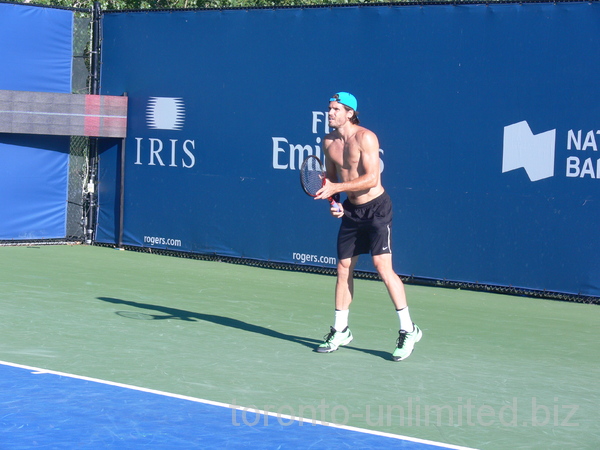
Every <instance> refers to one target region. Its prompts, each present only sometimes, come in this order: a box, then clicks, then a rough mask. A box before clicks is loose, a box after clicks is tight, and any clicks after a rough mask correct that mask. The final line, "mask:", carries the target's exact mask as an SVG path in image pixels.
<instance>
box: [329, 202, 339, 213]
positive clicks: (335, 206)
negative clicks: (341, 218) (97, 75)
mask: <svg viewBox="0 0 600 450" xmlns="http://www.w3.org/2000/svg"><path fill="white" fill-rule="evenodd" d="M329 203H330V204H331V207H332V208H335V210H336V211H337V212H341V211H342V208H341V207H340V204H339V203H338V202H336V201H335V200H334V199H331V200H329Z"/></svg>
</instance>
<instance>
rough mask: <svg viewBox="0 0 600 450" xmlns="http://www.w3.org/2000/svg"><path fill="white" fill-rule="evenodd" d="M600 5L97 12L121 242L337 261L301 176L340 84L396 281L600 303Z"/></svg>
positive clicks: (107, 229) (101, 232) (321, 209)
mask: <svg viewBox="0 0 600 450" xmlns="http://www.w3.org/2000/svg"><path fill="white" fill-rule="evenodd" d="M598 8H599V5H598V4H597V3H592V4H588V3H564V4H550V3H548V4H506V5H460V6H450V5H448V6H446V5H432V6H371V7H342V8H323V9H319V8H317V9H282V10H229V11H193V12H192V11H180V12H153V13H146V12H144V13H125V12H123V13H110V14H106V15H105V16H104V18H103V32H104V40H103V52H102V71H103V72H102V93H103V94H107V95H121V94H123V93H124V92H126V93H127V95H128V96H129V111H130V115H129V118H128V126H129V128H128V138H127V144H126V165H125V167H126V170H125V215H124V226H125V236H126V238H125V242H124V243H125V244H128V245H136V246H154V247H159V248H170V249H175V250H182V251H190V252H201V253H214V254H219V255H227V256H239V257H248V258H257V259H264V260H271V261H283V262H292V263H298V264H310V265H322V266H325V267H335V256H336V254H335V238H336V233H337V227H338V225H339V222H338V221H337V220H336V219H333V218H332V217H330V216H329V212H328V205H327V203H326V202H323V201H314V200H312V199H310V198H309V197H307V196H305V194H304V193H303V192H302V190H301V189H300V186H299V182H298V168H299V166H300V162H301V160H302V159H303V157H304V156H306V155H307V154H309V153H312V154H317V155H320V154H322V149H321V139H322V136H323V135H324V134H325V133H326V132H327V127H326V120H325V119H326V113H325V112H326V109H327V104H328V99H329V97H330V96H331V94H333V93H335V92H337V91H349V92H352V93H353V94H355V95H356V97H357V98H358V110H359V112H360V115H359V117H360V119H361V123H362V125H364V126H366V127H367V128H370V129H372V130H373V131H374V132H376V133H377V135H378V136H379V140H380V145H381V150H380V157H381V161H382V168H383V172H382V180H383V184H384V186H385V187H386V189H387V190H388V192H389V193H390V195H391V197H392V199H393V201H394V263H395V268H396V270H397V271H398V272H399V273H401V274H405V275H413V276H416V277H423V278H432V279H446V280H452V281H465V282H473V283H483V284H493V285H500V286H515V287H523V288H529V289H540V290H544V289H545V290H549V291H556V292H565V293H576V294H582V295H600V266H599V265H598V264H597V263H596V260H597V258H596V255H597V254H598V251H599V250H600V249H599V247H600V244H599V243H598V241H597V240H596V239H594V237H593V233H594V230H595V218H596V217H599V213H600V211H599V204H598V187H599V186H600V173H599V171H600V162H599V159H600V157H599V156H598V147H597V142H596V141H597V139H598V138H599V137H600V132H597V130H598V129H599V128H600V127H599V126H598V124H597V123H596V122H597V117H598V112H599V111H598V108H599V106H598V105H599V102H598V96H599V95H598V94H599V92H598V91H599V89H600V88H598V87H597V84H596V83H595V82H594V78H595V74H597V73H598V71H599V69H600V67H599V66H600V59H599V58H598V57H597V56H598V52H599V50H598V49H600V45H599V44H600V42H598V41H599V40H600V33H598V25H597V24H598V19H599V18H600V10H599V9H598ZM343 32H346V34H344V33H343ZM103 205H104V199H103V198H102V196H101V197H100V207H101V212H102V210H103V207H104V206H103ZM100 219H101V220H100V223H99V227H98V234H97V238H98V240H99V241H101V242H115V241H116V237H115V228H114V226H113V224H114V218H113V219H108V218H107V220H102V215H101V216H100ZM358 268H359V269H361V270H373V267H372V265H371V263H370V261H369V258H368V257H363V258H362V261H361V262H360V263H359V266H358Z"/></svg>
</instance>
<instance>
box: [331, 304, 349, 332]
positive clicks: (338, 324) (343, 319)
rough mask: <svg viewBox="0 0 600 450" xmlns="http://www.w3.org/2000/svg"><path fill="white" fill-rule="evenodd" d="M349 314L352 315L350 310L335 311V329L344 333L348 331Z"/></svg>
mask: <svg viewBox="0 0 600 450" xmlns="http://www.w3.org/2000/svg"><path fill="white" fill-rule="evenodd" d="M348 314H350V310H349V309H344V310H339V309H336V310H335V324H334V325H333V328H335V330H336V331H344V330H345V329H346V327H347V326H348Z"/></svg>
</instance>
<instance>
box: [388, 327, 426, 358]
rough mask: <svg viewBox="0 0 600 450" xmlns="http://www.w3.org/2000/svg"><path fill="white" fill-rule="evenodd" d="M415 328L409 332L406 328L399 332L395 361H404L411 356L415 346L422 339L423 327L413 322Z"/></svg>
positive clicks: (394, 355) (393, 356)
mask: <svg viewBox="0 0 600 450" xmlns="http://www.w3.org/2000/svg"><path fill="white" fill-rule="evenodd" d="M413 326H414V328H415V329H414V330H413V331H412V332H410V333H409V332H407V331H404V330H400V332H399V333H398V334H399V336H398V340H397V341H396V350H394V353H393V354H392V358H394V361H402V360H403V359H406V358H408V357H409V356H410V354H411V353H412V352H413V350H414V348H415V344H416V343H417V342H419V341H420V340H421V338H422V337H423V332H422V331H421V329H420V328H419V327H418V326H416V325H415V324H413Z"/></svg>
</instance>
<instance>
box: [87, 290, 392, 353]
mask: <svg viewBox="0 0 600 450" xmlns="http://www.w3.org/2000/svg"><path fill="white" fill-rule="evenodd" d="M96 298H97V299H98V300H102V301H103V302H108V303H114V304H117V305H127V306H132V307H134V308H140V309H147V310H150V311H156V312H159V313H161V314H160V315H156V314H145V313H140V312H133V311H116V312H115V314H117V315H119V316H121V317H125V318H128V319H137V320H165V319H176V320H184V321H186V322H196V321H204V322H211V323H214V324H217V325H222V326H224V327H229V328H235V329H237V330H242V331H247V332H249V333H256V334H261V335H263V336H268V337H272V338H275V339H282V340H284V341H289V342H294V343H297V344H300V345H304V346H305V347H309V348H310V349H312V350H313V351H315V348H316V346H317V345H319V344H320V343H321V342H323V341H322V340H317V339H311V338H307V337H302V336H293V335H291V334H285V333H281V332H279V331H276V330H272V329H270V328H266V327H263V326H260V325H254V324H251V323H248V322H244V321H242V320H238V319H232V318H231V317H223V316H217V315H214V314H204V313H198V312H194V311H186V310H183V309H177V308H169V307H167V306H161V305H151V304H149V303H139V302H133V301H130V300H123V299H119V298H113V297H96ZM344 348H346V349H349V350H356V351H359V352H364V353H368V354H371V355H374V356H378V357H380V358H383V359H386V360H391V353H388V352H382V351H378V350H369V349H362V348H358V347H344Z"/></svg>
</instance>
